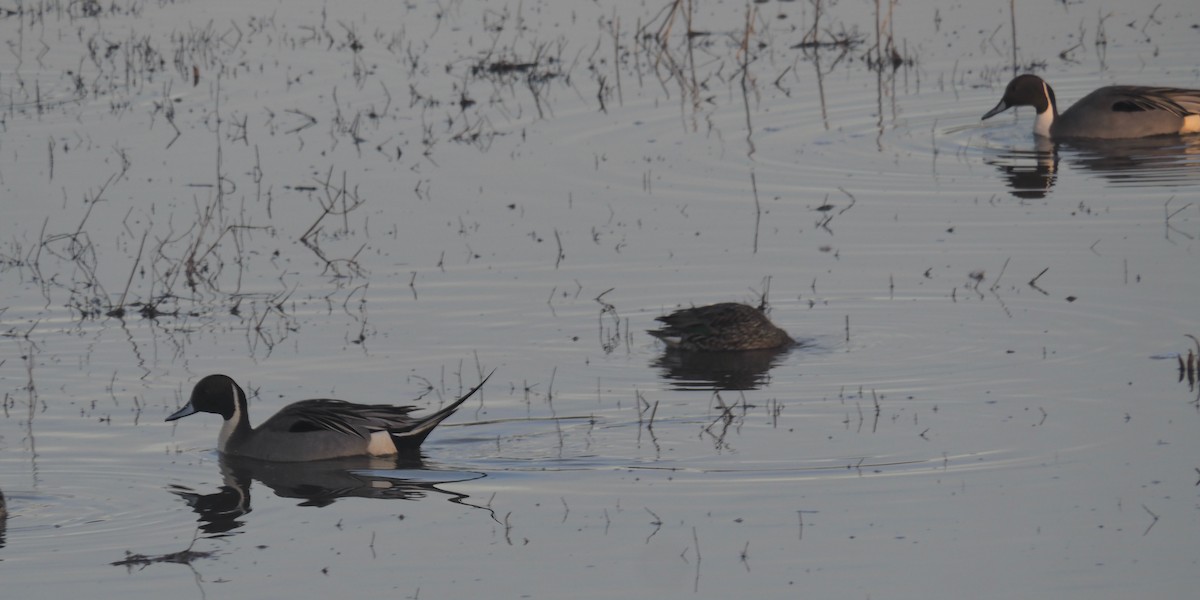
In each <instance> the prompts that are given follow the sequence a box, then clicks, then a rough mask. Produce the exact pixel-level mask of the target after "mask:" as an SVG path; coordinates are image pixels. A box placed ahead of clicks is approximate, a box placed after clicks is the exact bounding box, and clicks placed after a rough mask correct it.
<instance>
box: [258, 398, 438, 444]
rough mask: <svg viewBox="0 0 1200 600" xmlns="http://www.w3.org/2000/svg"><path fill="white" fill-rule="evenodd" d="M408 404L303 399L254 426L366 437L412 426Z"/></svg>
mask: <svg viewBox="0 0 1200 600" xmlns="http://www.w3.org/2000/svg"><path fill="white" fill-rule="evenodd" d="M413 410H414V407H411V406H390V405H387V404H378V405H369V404H352V403H350V402H344V401H342V400H325V399H319V400H303V401H300V402H296V403H293V404H289V405H288V406H285V407H284V408H283V410H281V411H279V412H278V413H276V414H275V416H273V417H271V418H270V419H267V420H266V421H265V422H264V423H263V424H262V425H260V426H259V427H258V429H259V430H264V431H285V432H289V433H298V432H311V431H332V432H335V433H341V434H345V435H352V436H356V437H359V438H363V439H368V438H370V436H371V432H374V431H382V430H387V429H403V428H404V427H405V426H411V425H412V419H411V418H410V417H409V416H408V413H410V412H412V411H413Z"/></svg>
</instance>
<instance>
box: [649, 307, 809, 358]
mask: <svg viewBox="0 0 1200 600" xmlns="http://www.w3.org/2000/svg"><path fill="white" fill-rule="evenodd" d="M764 309H765V307H758V308H755V307H753V306H748V305H746V304H740V303H737V302H721V303H719V304H709V305H708V306H694V307H692V308H682V309H679V310H677V311H675V312H673V313H671V314H669V315H666V316H662V317H657V318H656V319H655V320H656V321H660V322H662V323H663V326H662V327H661V328H659V329H651V330H649V331H648V333H649V334H650V335H652V336H654V337H656V338H658V339H660V340H662V341H664V342H666V344H667V346H668V347H670V348H675V349H678V350H688V351H705V352H727V351H734V350H768V349H772V348H779V347H782V346H787V345H791V344H793V343H795V342H794V341H793V340H792V338H791V337H789V336H788V334H787V332H786V331H784V330H782V329H780V328H778V327H776V326H775V324H774V323H771V320H770V319H768V318H767V315H766V314H764Z"/></svg>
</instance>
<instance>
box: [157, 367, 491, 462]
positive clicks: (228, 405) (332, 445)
mask: <svg viewBox="0 0 1200 600" xmlns="http://www.w3.org/2000/svg"><path fill="white" fill-rule="evenodd" d="M490 376H491V375H489V377H490ZM486 381H487V378H486V377H485V378H484V380H483V382H480V383H479V385H477V386H475V387H474V388H473V389H472V390H471V391H469V392H467V393H466V395H464V396H463V397H461V398H459V399H458V400H455V401H454V402H452V403H450V405H449V406H447V407H445V408H443V409H441V410H439V411H437V412H435V413H433V414H431V415H428V416H425V417H422V418H419V419H418V418H413V417H410V416H408V413H410V412H412V411H413V410H415V408H416V407H413V406H391V405H387V404H352V403H350V402H344V401H342V400H327V399H320V400H301V401H300V402H295V403H293V404H289V405H287V406H285V407H283V410H280V411H279V412H278V413H275V416H273V417H271V418H269V419H267V420H266V421H265V422H263V423H262V424H261V425H259V426H258V427H257V428H252V427H250V419H249V417H248V416H247V414H246V413H247V410H246V393H245V392H243V391H242V388H241V387H239V386H238V384H237V383H235V382H234V381H233V379H230V378H229V377H227V376H225V375H209V376H208V377H205V378H204V379H201V380H200V382H199V383H197V384H196V387H195V388H194V389H193V390H192V397H191V399H190V400H188V403H187V405H186V406H184V407H183V408H181V409H179V410H178V411H176V412H175V413H174V414H172V415H171V416H169V417H167V420H168V421H174V420H175V419H179V418H182V417H186V416H188V415H191V414H195V413H197V412H210V413H216V414H218V415H221V417H223V418H224V419H225V424H224V425H222V426H221V433H220V435H219V436H218V438H217V450H219V451H220V452H221V453H222V454H227V455H233V456H245V457H248V458H256V459H260V460H271V461H280V462H298V461H308V460H323V459H327V458H342V457H347V456H389V455H394V454H399V453H400V452H404V451H408V452H412V451H415V450H416V449H417V448H419V447H420V446H421V442H423V441H425V437H426V436H428V435H429V433H430V432H431V431H433V428H434V427H437V425H438V424H439V423H441V422H442V421H444V420H445V419H446V418H447V417H449V416H450V415H452V414H454V411H455V409H457V408H458V407H459V405H461V404H462V403H463V402H465V401H466V399H467V398H470V397H471V396H472V395H473V394H474V393H475V392H477V391H479V388H481V387H483V384H484V382H486Z"/></svg>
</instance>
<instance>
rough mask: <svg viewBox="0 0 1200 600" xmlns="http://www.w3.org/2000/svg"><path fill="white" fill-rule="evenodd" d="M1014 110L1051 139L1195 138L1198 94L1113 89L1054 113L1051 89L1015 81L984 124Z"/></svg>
mask: <svg viewBox="0 0 1200 600" xmlns="http://www.w3.org/2000/svg"><path fill="white" fill-rule="evenodd" d="M1014 106H1032V107H1033V108H1034V110H1036V111H1037V119H1036V120H1035V121H1034V125H1033V131H1034V133H1035V134H1037V135H1040V136H1043V137H1048V138H1053V139H1063V138H1068V139H1069V138H1093V139H1123V138H1139V137H1149V136H1154V135H1181V134H1189V133H1197V132H1200V90H1197V89H1186V88H1175V87H1156V86H1135V85H1113V86H1107V87H1102V88H1100V89H1097V90H1096V91H1094V92H1092V93H1090V94H1088V95H1086V96H1084V97H1083V98H1081V99H1080V100H1079V101H1078V102H1076V103H1075V104H1073V105H1071V107H1070V108H1068V109H1067V110H1065V111H1063V112H1062V114H1059V112H1058V102H1057V99H1056V98H1055V95H1054V89H1053V88H1051V87H1050V84H1048V83H1046V82H1045V81H1044V80H1043V79H1042V78H1041V77H1038V76H1037V75H1029V74H1025V75H1018V76H1017V77H1016V78H1014V79H1013V80H1012V81H1010V82H1009V84H1008V87H1007V88H1005V90H1004V96H1003V97H1002V98H1001V99H1000V102H999V103H998V104H996V106H995V107H994V108H992V110H989V111H988V112H987V113H986V114H985V115H983V118H984V119H988V118H991V117H993V116H995V115H998V114H1000V113H1002V112H1004V111H1006V110H1008V109H1010V108H1012V107H1014Z"/></svg>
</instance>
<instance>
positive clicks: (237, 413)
mask: <svg viewBox="0 0 1200 600" xmlns="http://www.w3.org/2000/svg"><path fill="white" fill-rule="evenodd" d="M231 385H232V386H233V389H232V390H230V391H231V393H232V394H233V415H232V416H230V417H229V418H228V419H225V422H224V423H223V424H221V433H220V434H219V435H217V451H218V452H224V451H225V448H226V447H227V446H228V445H229V438H230V437H231V436H232V435H233V432H234V430H235V429H237V426H238V423H241V422H242V398H241V397H240V396H238V388H237V385H236V384H231Z"/></svg>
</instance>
